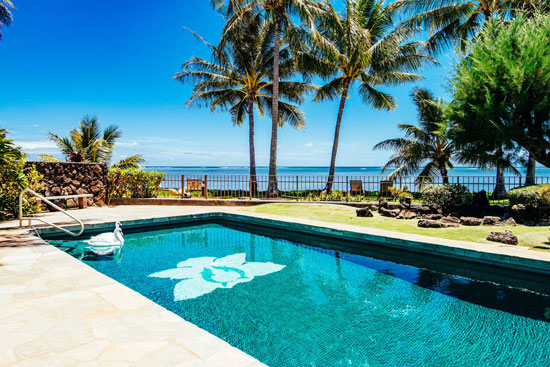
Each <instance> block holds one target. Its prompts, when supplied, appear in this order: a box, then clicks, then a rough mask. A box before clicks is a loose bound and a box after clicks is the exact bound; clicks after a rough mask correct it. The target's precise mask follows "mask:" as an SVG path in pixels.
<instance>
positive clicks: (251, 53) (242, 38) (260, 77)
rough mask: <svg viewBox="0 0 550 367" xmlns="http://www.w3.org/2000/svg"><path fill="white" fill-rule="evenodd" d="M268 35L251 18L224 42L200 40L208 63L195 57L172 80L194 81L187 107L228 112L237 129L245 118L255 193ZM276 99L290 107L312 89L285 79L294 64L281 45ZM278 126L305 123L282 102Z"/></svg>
mask: <svg viewBox="0 0 550 367" xmlns="http://www.w3.org/2000/svg"><path fill="white" fill-rule="evenodd" d="M273 32H274V26H273V24H272V23H269V22H266V21H264V20H262V19H261V17H258V16H256V17H253V18H252V19H251V20H249V21H248V22H246V23H241V26H240V27H234V28H232V29H231V32H229V33H226V34H225V35H224V37H225V38H226V39H225V40H224V42H222V43H220V45H218V46H213V45H211V44H209V43H208V42H206V41H205V40H204V39H202V38H201V37H199V36H197V37H198V38H199V39H200V40H202V41H203V42H204V43H205V44H206V45H207V46H208V47H209V48H210V49H211V51H212V61H207V60H204V59H202V58H199V57H195V58H193V59H192V60H191V61H189V62H187V63H185V64H184V65H183V68H182V70H181V71H180V72H178V73H177V74H176V75H175V76H174V78H175V79H176V80H178V81H180V82H182V83H185V82H187V81H193V82H195V85H194V89H193V95H192V97H191V98H190V99H189V101H188V102H187V105H198V106H208V107H210V110H211V111H212V112H214V111H218V110H223V111H229V113H230V114H231V118H232V120H233V124H235V125H237V126H242V125H243V124H244V120H245V118H247V119H248V125H249V129H248V139H249V152H250V176H251V182H252V187H251V190H252V191H253V192H256V191H257V184H256V158H255V145H254V126H255V119H254V108H256V109H257V110H258V112H259V113H260V115H262V116H263V115H264V113H265V112H267V113H268V114H270V113H271V105H272V100H273V79H272V78H273V65H274V64H273V58H274V52H275V51H274V48H273V43H272V39H273ZM279 57H280V69H279V70H280V78H281V82H280V84H279V93H280V96H281V97H283V98H285V99H286V100H287V101H289V102H292V103H298V104H299V103H302V102H303V98H302V95H303V94H304V93H305V92H307V91H309V90H312V89H313V87H312V86H311V85H309V84H307V83H300V82H293V81H287V80H286V79H288V78H289V77H291V76H293V75H294V74H295V73H296V68H295V62H294V59H293V58H292V55H291V53H290V51H289V49H288V47H287V46H286V45H283V47H282V48H281V50H280V55H279ZM277 111H278V114H279V116H278V119H277V122H278V126H282V125H283V124H284V123H289V124H290V125H291V126H293V127H294V128H297V129H302V128H303V127H304V125H305V117H304V114H303V113H302V112H301V111H300V109H299V108H298V107H297V106H296V105H294V104H290V103H287V102H283V101H282V100H280V99H279V101H278V108H277Z"/></svg>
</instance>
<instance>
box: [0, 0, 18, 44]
mask: <svg viewBox="0 0 550 367" xmlns="http://www.w3.org/2000/svg"><path fill="white" fill-rule="evenodd" d="M10 9H15V6H13V3H12V2H11V1H10V0H0V40H1V39H2V26H3V25H5V26H9V25H10V24H11V21H12V20H13V16H12V15H11V11H10Z"/></svg>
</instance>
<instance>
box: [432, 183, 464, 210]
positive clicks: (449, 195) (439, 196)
mask: <svg viewBox="0 0 550 367" xmlns="http://www.w3.org/2000/svg"><path fill="white" fill-rule="evenodd" d="M471 200H472V195H471V193H470V190H469V189H468V188H467V187H466V186H463V185H442V186H428V187H426V188H425V189H424V190H422V201H423V202H424V203H425V204H437V205H440V206H441V207H444V208H448V207H451V206H455V205H460V204H467V203H469V202H470V201H471Z"/></svg>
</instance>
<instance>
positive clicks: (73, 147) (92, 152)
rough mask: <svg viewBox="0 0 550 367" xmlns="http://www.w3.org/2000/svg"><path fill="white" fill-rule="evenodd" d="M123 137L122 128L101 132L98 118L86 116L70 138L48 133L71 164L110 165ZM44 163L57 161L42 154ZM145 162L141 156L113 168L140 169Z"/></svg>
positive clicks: (131, 157) (128, 159)
mask: <svg viewBox="0 0 550 367" xmlns="http://www.w3.org/2000/svg"><path fill="white" fill-rule="evenodd" d="M121 135H122V133H121V131H120V128H119V127H118V126H115V125H111V126H109V127H107V128H106V129H105V130H103V133H102V132H101V130H100V128H99V120H98V118H97V117H95V116H93V117H90V116H84V118H83V119H82V120H81V121H80V125H79V127H78V128H76V129H73V130H71V131H70V132H69V136H68V137H60V136H58V135H56V134H54V133H51V132H48V136H49V138H50V140H51V141H53V142H54V143H55V144H56V145H57V146H58V147H59V149H60V150H61V153H62V154H63V155H64V156H65V158H66V159H67V160H68V161H69V162H92V163H104V164H106V165H109V164H110V162H111V158H112V155H113V150H114V147H115V144H116V141H117V140H118V139H119V138H120V136H121ZM40 157H41V159H42V160H44V161H49V162H52V161H57V159H56V158H54V157H52V156H49V155H46V154H42V155H41V156H40ZM143 162H145V160H144V159H143V157H142V156H141V155H133V156H130V157H128V158H125V159H123V160H121V161H119V162H117V163H115V164H113V165H112V167H116V168H119V169H127V168H139V167H141V164H142V163H143Z"/></svg>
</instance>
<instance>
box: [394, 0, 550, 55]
mask: <svg viewBox="0 0 550 367" xmlns="http://www.w3.org/2000/svg"><path fill="white" fill-rule="evenodd" d="M546 1H547V0H396V1H395V2H394V3H392V4H391V5H390V6H391V7H392V8H393V9H395V10H401V11H403V13H404V14H405V15H406V16H410V17H411V18H410V19H407V20H405V21H404V22H403V23H402V25H403V27H406V28H411V27H424V28H425V29H426V30H427V31H429V32H430V38H429V40H428V42H427V44H426V46H427V49H428V50H429V51H430V52H431V53H437V52H438V51H441V50H443V49H445V48H446V47H448V46H451V45H457V46H458V47H459V49H460V50H461V51H462V52H465V51H466V48H467V46H468V43H469V42H470V41H471V40H475V39H477V38H478V37H479V36H480V33H481V31H482V30H483V28H484V27H485V25H486V24H487V21H488V20H490V19H493V18H499V19H503V20H509V19H512V18H513V17H514V16H515V15H516V14H518V13H522V12H535V11H542V9H543V8H542V7H543V6H545V5H544V4H545V2H546Z"/></svg>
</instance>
